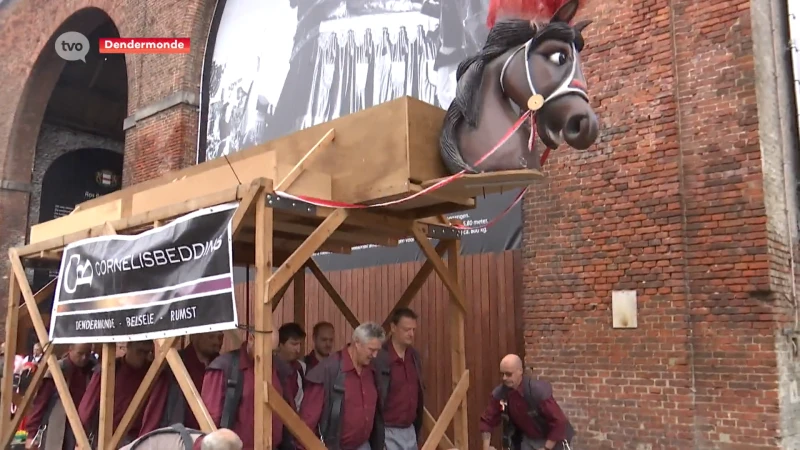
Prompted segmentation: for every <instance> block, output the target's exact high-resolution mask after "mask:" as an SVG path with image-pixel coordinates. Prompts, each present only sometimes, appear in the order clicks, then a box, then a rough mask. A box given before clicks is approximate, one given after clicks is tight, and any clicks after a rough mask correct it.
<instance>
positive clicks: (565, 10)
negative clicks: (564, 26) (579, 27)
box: [550, 0, 580, 23]
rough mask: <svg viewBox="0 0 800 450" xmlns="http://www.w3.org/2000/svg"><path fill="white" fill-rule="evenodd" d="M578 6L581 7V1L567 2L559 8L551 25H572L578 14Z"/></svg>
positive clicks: (571, 0)
mask: <svg viewBox="0 0 800 450" xmlns="http://www.w3.org/2000/svg"><path fill="white" fill-rule="evenodd" d="M578 6H580V0H567V2H566V3H564V4H563V5H561V7H560V8H558V11H556V13H555V14H553V18H552V19H550V23H553V22H564V23H570V22H571V21H572V18H573V17H575V14H577V13H578Z"/></svg>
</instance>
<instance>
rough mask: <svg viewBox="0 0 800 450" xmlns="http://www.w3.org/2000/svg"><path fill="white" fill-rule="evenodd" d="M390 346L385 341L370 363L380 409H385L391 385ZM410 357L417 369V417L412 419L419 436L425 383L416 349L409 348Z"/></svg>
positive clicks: (388, 342) (423, 411)
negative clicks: (376, 383)
mask: <svg viewBox="0 0 800 450" xmlns="http://www.w3.org/2000/svg"><path fill="white" fill-rule="evenodd" d="M390 345H392V343H391V341H389V340H387V341H386V342H385V343H384V344H383V349H382V350H381V351H380V352H378V356H377V357H376V358H375V359H374V360H373V361H372V365H373V366H374V367H375V376H376V380H377V382H378V396H379V397H380V399H381V408H385V407H386V405H385V402H386V399H387V398H388V396H389V390H390V389H391V383H392V376H391V370H392V361H391V356H390V353H389V346H390ZM410 349H411V357H412V358H413V360H414V367H416V369H417V380H419V394H418V396H417V397H418V399H417V400H418V402H417V416H416V418H415V419H414V430H416V432H417V436H419V431H420V429H421V428H422V418H423V417H424V414H425V383H423V381H422V357H421V356H420V354H419V352H418V351H417V349H415V348H414V347H410Z"/></svg>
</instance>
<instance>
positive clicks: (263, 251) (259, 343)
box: [242, 186, 282, 449]
mask: <svg viewBox="0 0 800 450" xmlns="http://www.w3.org/2000/svg"><path fill="white" fill-rule="evenodd" d="M271 190H272V186H269V189H268V191H271ZM265 191H267V190H265ZM272 219H273V210H272V208H269V207H268V206H267V198H266V192H265V193H263V194H262V195H260V196H259V199H258V203H257V204H256V223H255V225H256V239H255V240H256V298H255V301H254V302H253V318H254V321H253V322H254V325H255V333H254V334H255V336H254V338H255V348H254V352H253V353H254V355H253V356H254V361H255V373H254V375H255V387H254V388H255V389H254V390H255V392H254V394H255V395H254V397H255V398H253V399H242V401H250V402H252V401H254V402H255V410H254V419H253V423H255V424H256V426H255V427H254V428H255V429H254V430H253V433H254V441H253V442H254V444H255V445H254V447H255V448H258V449H271V448H272V410H271V409H270V408H268V407H267V402H268V401H269V391H267V390H265V389H264V386H265V385H267V384H268V383H272V350H273V349H272V333H273V331H274V330H273V329H272V328H273V325H272V308H271V307H270V305H269V301H270V297H271V293H272V292H273V289H274V288H275V286H274V285H272V283H270V282H269V280H270V279H271V277H272V229H273V223H272ZM280 287H282V285H281V286H280Z"/></svg>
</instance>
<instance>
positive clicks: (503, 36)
mask: <svg viewBox="0 0 800 450" xmlns="http://www.w3.org/2000/svg"><path fill="white" fill-rule="evenodd" d="M531 39H534V40H535V41H539V42H541V41H543V40H550V39H556V40H560V41H564V42H569V43H574V44H575V47H576V48H577V49H578V51H580V50H582V49H583V37H582V36H581V33H580V32H579V31H578V30H576V29H575V28H574V27H572V26H570V25H569V24H567V23H564V22H551V23H547V24H541V25H532V24H531V22H530V21H528V20H520V19H510V20H503V21H500V22H497V23H496V24H495V25H494V27H492V29H491V31H490V32H489V36H488V37H487V38H486V44H485V45H484V46H483V48H481V50H480V51H479V52H478V53H477V54H476V55H474V56H472V57H470V58H467V59H465V60H464V61H462V62H461V64H459V65H458V69H457V71H456V80H457V82H458V83H459V85H458V88H457V89H456V96H455V99H454V100H453V102H452V104H451V105H450V107H449V108H448V110H447V114H446V115H445V121H444V122H445V123H444V126H443V128H442V135H441V138H440V144H441V147H442V153H443V155H445V156H446V157H445V158H444V159H445V162H446V164H447V165H448V168H449V169H450V170H451V171H453V172H454V173H455V172H457V171H459V170H462V169H466V170H468V171H470V172H474V171H475V170H474V168H472V167H470V166H469V165H468V164H467V163H466V162H465V161H464V160H463V158H462V157H461V152H460V151H459V150H458V137H457V135H456V129H457V128H458V126H459V125H460V124H461V122H462V121H465V122H466V123H467V125H469V126H470V127H472V128H475V127H477V126H478V120H480V113H481V107H482V105H481V97H480V92H481V87H482V84H483V72H484V71H485V69H486V66H487V65H488V64H489V63H490V62H492V61H493V60H495V59H497V58H499V57H500V56H502V55H503V54H504V53H506V52H507V51H509V50H511V49H513V48H515V47H519V46H521V45H524V44H525V43H526V42H528V41H529V40H531ZM462 78H463V84H462ZM453 164H455V166H458V168H457V169H458V170H454V169H456V167H455V166H453Z"/></svg>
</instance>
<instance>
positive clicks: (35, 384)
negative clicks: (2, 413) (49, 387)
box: [0, 345, 55, 448]
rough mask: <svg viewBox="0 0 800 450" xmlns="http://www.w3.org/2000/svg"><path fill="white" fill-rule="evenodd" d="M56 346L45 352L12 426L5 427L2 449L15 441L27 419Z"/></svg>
mask: <svg viewBox="0 0 800 450" xmlns="http://www.w3.org/2000/svg"><path fill="white" fill-rule="evenodd" d="M54 348H55V346H53V345H48V346H47V348H46V349H45V351H44V355H43V356H42V362H40V363H39V367H37V368H36V372H35V373H34V374H33V379H31V384H29V385H28V389H27V390H26V391H25V395H24V396H23V397H22V401H20V403H19V404H18V405H17V412H16V414H14V418H13V419H11V424H10V425H9V426H8V427H3V428H2V430H4V432H3V435H2V438H0V439H2V440H0V448H7V447H8V446H9V445H10V444H11V440H12V439H14V434H15V433H16V432H17V429H19V424H20V422H22V418H23V417H25V413H26V412H27V410H28V406H30V403H31V400H33V397H34V396H35V395H36V392H37V391H38V390H39V387H40V386H41V384H42V381H44V375H45V374H46V373H47V360H48V359H49V358H50V356H51V355H52V354H53V349H54Z"/></svg>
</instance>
